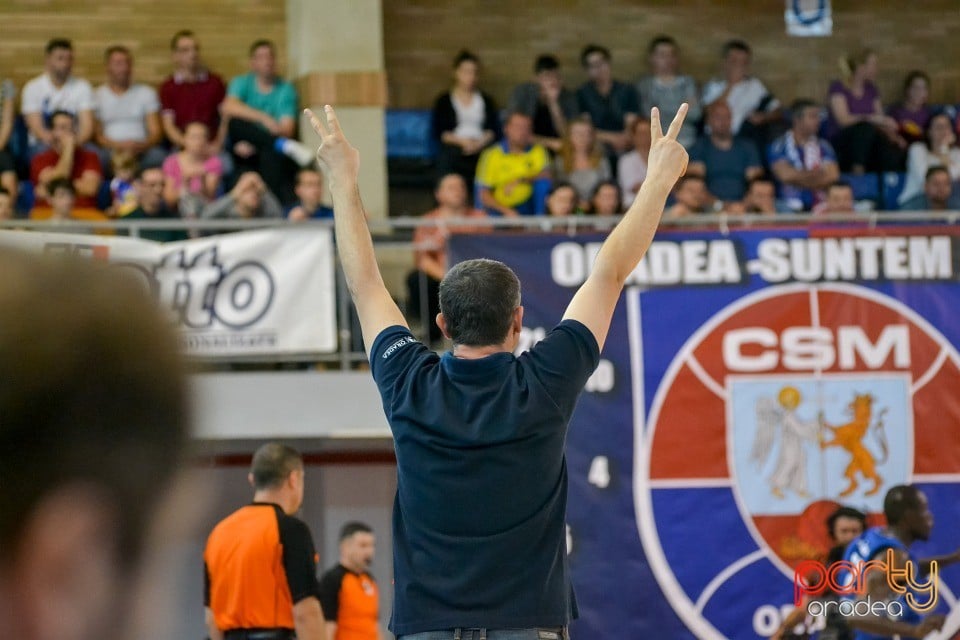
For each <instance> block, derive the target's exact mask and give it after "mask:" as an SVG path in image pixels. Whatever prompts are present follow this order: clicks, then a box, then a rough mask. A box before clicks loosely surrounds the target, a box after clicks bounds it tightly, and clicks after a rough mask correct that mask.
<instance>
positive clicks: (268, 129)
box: [222, 40, 314, 206]
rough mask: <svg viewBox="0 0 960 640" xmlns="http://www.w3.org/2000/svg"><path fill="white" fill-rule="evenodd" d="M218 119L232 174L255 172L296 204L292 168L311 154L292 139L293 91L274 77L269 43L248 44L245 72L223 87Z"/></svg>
mask: <svg viewBox="0 0 960 640" xmlns="http://www.w3.org/2000/svg"><path fill="white" fill-rule="evenodd" d="M222 111H223V116H224V117H226V118H228V119H229V122H228V128H227V131H228V132H229V136H230V142H231V144H232V145H233V147H232V148H231V152H232V154H233V161H234V165H235V167H236V173H237V175H239V174H241V173H243V172H244V171H256V172H257V173H259V174H260V176H261V177H262V178H263V181H264V182H265V183H266V184H267V186H268V187H269V188H270V191H272V192H273V195H275V196H277V199H278V200H280V202H281V203H282V204H283V205H284V206H290V205H292V204H293V203H294V202H295V201H296V197H295V195H294V192H293V184H294V176H296V173H297V169H298V167H309V166H312V165H313V163H314V159H313V151H311V150H310V148H309V147H307V146H306V145H303V144H301V143H300V142H298V141H297V140H294V139H293V136H294V135H296V131H297V90H296V89H294V87H293V85H292V84H290V83H289V82H287V81H286V80H284V79H283V78H281V77H280V76H279V75H277V57H276V50H275V47H274V45H273V43H272V42H271V41H269V40H257V41H256V42H254V43H253V44H252V45H250V73H246V74H244V75H241V76H237V77H236V78H234V79H233V80H231V81H230V85H229V86H228V87H227V97H226V99H225V100H224V101H223V107H222Z"/></svg>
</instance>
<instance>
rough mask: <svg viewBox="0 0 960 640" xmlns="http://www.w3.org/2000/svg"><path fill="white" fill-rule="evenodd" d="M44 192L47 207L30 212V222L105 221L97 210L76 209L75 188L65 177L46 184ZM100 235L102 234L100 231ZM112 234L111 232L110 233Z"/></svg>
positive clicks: (103, 215)
mask: <svg viewBox="0 0 960 640" xmlns="http://www.w3.org/2000/svg"><path fill="white" fill-rule="evenodd" d="M44 191H45V192H46V193H47V194H49V205H48V206H42V207H37V208H35V209H34V210H33V211H31V212H30V218H31V219H32V220H51V221H53V222H59V221H63V220H94V221H101V220H107V219H108V218H107V216H106V215H105V214H104V213H103V212H102V211H98V210H97V209H93V208H90V207H77V206H76V203H77V198H76V188H75V187H74V185H73V181H71V180H70V179H69V178H65V177H56V178H54V179H53V180H51V181H50V182H48V183H47V184H46V185H45V187H44ZM100 233H103V232H102V231H101V232H100ZM110 233H111V234H112V232H110Z"/></svg>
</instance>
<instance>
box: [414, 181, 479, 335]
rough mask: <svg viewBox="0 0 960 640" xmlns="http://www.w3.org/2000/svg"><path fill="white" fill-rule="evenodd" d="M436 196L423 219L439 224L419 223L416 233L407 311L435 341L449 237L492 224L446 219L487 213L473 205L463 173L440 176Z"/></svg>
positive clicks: (471, 231)
mask: <svg viewBox="0 0 960 640" xmlns="http://www.w3.org/2000/svg"><path fill="white" fill-rule="evenodd" d="M433 196H434V198H436V200H437V207H436V208H435V209H433V210H432V211H428V212H427V213H425V214H423V216H422V219H423V220H436V221H437V224H436V225H423V226H419V227H417V229H416V231H414V233H413V242H414V244H415V245H417V248H416V249H415V251H414V260H415V264H416V269H415V270H414V271H412V272H411V273H410V275H409V276H407V313H408V314H409V315H411V316H413V317H415V318H418V319H419V320H420V321H421V322H422V323H423V324H424V325H425V327H424V330H425V331H427V330H429V334H430V340H431V341H433V342H436V341H438V340H440V339H441V338H442V337H443V334H442V333H441V332H440V328H439V327H438V326H437V323H436V322H434V318H436V317H437V314H438V313H440V281H441V280H443V276H444V275H445V274H446V273H447V239H448V238H449V237H450V234H452V233H478V232H482V231H485V230H489V227H485V226H483V225H476V226H475V225H469V224H462V223H461V224H450V223H448V222H446V221H448V220H452V219H455V218H486V217H487V216H486V214H485V213H484V212H483V211H479V210H477V209H474V208H473V207H471V206H470V204H469V203H470V200H469V194H468V191H467V182H466V181H465V180H464V179H463V176H461V175H460V174H458V173H448V174H447V175H445V176H443V177H442V178H440V181H439V182H438V183H437V188H436V189H435V190H434V192H433ZM424 293H425V294H426V299H424V295H423V294H424ZM424 303H426V306H425V308H424ZM424 313H425V315H424Z"/></svg>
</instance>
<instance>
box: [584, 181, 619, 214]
mask: <svg viewBox="0 0 960 640" xmlns="http://www.w3.org/2000/svg"><path fill="white" fill-rule="evenodd" d="M621 200H622V196H621V195H620V185H618V184H617V183H616V182H614V181H613V180H604V181H603V182H601V183H599V184H598V185H597V186H596V187H594V189H593V195H591V196H590V213H592V214H593V215H595V216H616V215H620V213H621V212H622V210H621V208H620V202H621Z"/></svg>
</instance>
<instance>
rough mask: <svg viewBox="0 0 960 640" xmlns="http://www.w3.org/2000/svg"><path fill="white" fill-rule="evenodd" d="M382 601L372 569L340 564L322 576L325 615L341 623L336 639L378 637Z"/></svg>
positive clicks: (321, 587) (363, 639)
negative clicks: (357, 570) (367, 571)
mask: <svg viewBox="0 0 960 640" xmlns="http://www.w3.org/2000/svg"><path fill="white" fill-rule="evenodd" d="M379 601H380V594H379V593H378V592H377V583H376V582H374V580H373V576H371V575H370V574H369V573H366V572H364V573H354V572H353V571H350V570H349V569H347V568H346V567H345V566H343V565H342V564H338V565H337V566H335V567H334V568H332V569H330V570H329V571H327V572H326V573H325V574H323V578H321V579H320V606H321V607H323V617H324V618H326V619H327V620H330V621H331V622H336V623H337V635H336V638H335V640H377V633H378V626H377V615H378V612H379Z"/></svg>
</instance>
